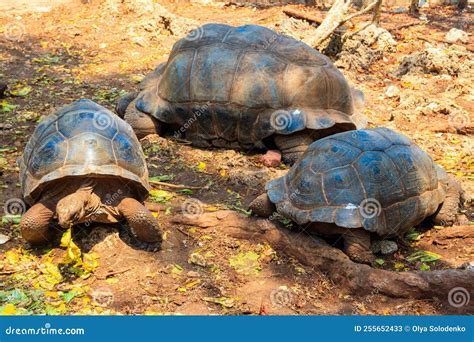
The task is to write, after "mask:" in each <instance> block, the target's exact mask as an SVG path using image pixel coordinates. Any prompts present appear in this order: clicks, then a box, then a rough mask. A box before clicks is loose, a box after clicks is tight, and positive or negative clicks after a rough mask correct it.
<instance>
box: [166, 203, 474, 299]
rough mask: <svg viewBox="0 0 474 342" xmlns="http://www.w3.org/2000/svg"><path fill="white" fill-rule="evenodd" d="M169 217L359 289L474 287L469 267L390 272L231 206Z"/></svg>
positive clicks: (414, 292)
mask: <svg viewBox="0 0 474 342" xmlns="http://www.w3.org/2000/svg"><path fill="white" fill-rule="evenodd" d="M172 222H174V223H177V224H182V225H192V226H198V227H201V228H212V229H216V230H219V231H222V232H223V233H224V234H226V235H228V236H231V237H234V238H237V239H247V240H250V241H258V242H266V243H268V244H270V245H271V246H272V247H273V248H274V249H275V250H277V251H280V252H283V253H285V254H287V255H290V256H293V257H295V258H297V259H298V260H299V261H300V262H301V263H302V264H304V265H307V266H311V267H314V268H317V269H318V270H320V271H322V272H325V273H326V274H327V275H328V277H329V278H330V279H331V280H332V281H333V282H334V283H335V284H337V285H339V286H341V288H344V289H348V290H349V292H352V293H356V294H359V295H363V294H376V293H381V294H384V295H387V296H391V297H399V298H433V297H438V298H440V299H444V300H446V299H447V298H448V293H449V292H450V291H451V290H452V289H453V288H455V287H462V288H465V289H466V290H467V291H469V292H472V291H474V271H473V270H461V269H448V270H440V271H428V272H426V271H417V272H392V271H386V270H381V269H376V268H372V267H370V266H368V265H363V264H357V263H354V262H352V261H351V260H350V259H349V258H348V257H347V256H346V255H345V254H344V253H343V252H342V251H340V250H339V249H337V248H334V247H331V246H330V245H328V244H327V243H326V242H325V241H323V240H322V239H319V238H316V237H313V236H310V235H307V234H306V233H304V232H303V233H301V232H300V233H295V232H291V231H289V230H287V229H285V228H282V227H279V226H278V225H277V224H276V223H274V222H272V221H271V220H268V219H262V218H255V217H246V216H244V215H242V214H239V213H236V212H234V211H228V210H223V211H217V212H210V213H204V214H202V215H199V216H182V215H178V216H175V217H174V218H173V219H172Z"/></svg>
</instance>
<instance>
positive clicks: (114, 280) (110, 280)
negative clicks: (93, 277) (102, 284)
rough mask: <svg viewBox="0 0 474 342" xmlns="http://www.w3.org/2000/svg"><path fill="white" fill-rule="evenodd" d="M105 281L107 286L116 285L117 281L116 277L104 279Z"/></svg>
mask: <svg viewBox="0 0 474 342" xmlns="http://www.w3.org/2000/svg"><path fill="white" fill-rule="evenodd" d="M105 281H106V282H108V283H109V284H117V283H118V281H119V280H118V278H116V277H110V278H107V279H105Z"/></svg>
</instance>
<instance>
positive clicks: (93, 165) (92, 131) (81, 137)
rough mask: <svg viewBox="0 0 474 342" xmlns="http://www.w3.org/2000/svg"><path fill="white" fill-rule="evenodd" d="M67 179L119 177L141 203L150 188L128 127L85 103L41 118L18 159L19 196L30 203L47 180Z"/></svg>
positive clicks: (140, 153)
mask: <svg viewBox="0 0 474 342" xmlns="http://www.w3.org/2000/svg"><path fill="white" fill-rule="evenodd" d="M69 176H78V177H79V176H82V177H84V176H87V177H121V178H123V179H124V180H128V181H129V182H127V186H130V187H132V188H133V189H134V190H136V193H137V194H138V196H139V197H140V199H144V198H145V197H146V196H147V194H148V189H149V184H148V170H147V167H146V163H145V157H144V154H143V151H142V148H141V146H140V143H139V141H138V139H137V138H136V136H135V134H134V132H133V130H132V128H131V127H130V125H129V124H127V123H126V122H125V121H124V120H122V119H120V118H119V117H118V116H117V115H114V114H113V113H112V112H110V111H109V110H107V109H106V108H104V107H102V106H99V105H98V104H96V103H94V102H92V101H90V100H86V99H83V100H78V101H75V102H73V103H72V104H70V105H68V106H65V107H63V108H61V109H60V110H59V111H58V112H56V113H55V114H52V115H49V116H47V117H46V118H45V119H43V120H42V121H41V123H40V124H39V125H38V127H36V129H35V131H34V132H33V135H32V136H31V138H30V140H29V141H28V144H27V145H26V147H25V151H24V152H23V155H22V157H21V160H20V182H21V186H22V189H23V197H24V198H25V200H26V201H27V202H28V203H29V204H30V205H31V204H33V203H34V202H35V201H36V200H37V199H38V198H39V196H40V195H41V192H42V191H43V189H44V188H45V187H46V186H47V184H49V183H50V182H51V181H54V180H58V179H61V178H64V177H69Z"/></svg>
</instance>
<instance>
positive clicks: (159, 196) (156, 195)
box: [150, 189, 174, 203]
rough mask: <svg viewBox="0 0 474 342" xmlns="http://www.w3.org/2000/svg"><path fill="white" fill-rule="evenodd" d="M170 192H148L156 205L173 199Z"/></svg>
mask: <svg viewBox="0 0 474 342" xmlns="http://www.w3.org/2000/svg"><path fill="white" fill-rule="evenodd" d="M173 196H174V195H173V194H172V193H171V192H168V191H165V190H155V189H153V190H150V198H151V199H152V200H153V201H154V202H156V203H166V202H168V201H169V200H170V199H172V198H173Z"/></svg>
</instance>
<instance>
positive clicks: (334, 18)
mask: <svg viewBox="0 0 474 342" xmlns="http://www.w3.org/2000/svg"><path fill="white" fill-rule="evenodd" d="M350 3H351V0H336V2H335V3H334V5H333V6H332V7H331V9H330V10H329V12H328V15H327V16H326V18H325V19H324V21H323V22H322V23H321V25H320V26H319V27H318V29H317V30H316V39H315V41H314V43H313V44H312V45H313V46H314V47H316V48H318V47H319V46H320V45H321V44H322V43H323V42H324V41H326V39H328V38H329V36H330V35H331V34H333V32H334V31H336V30H337V29H338V28H339V27H340V26H341V25H343V24H344V23H346V22H347V21H349V20H351V19H354V18H355V17H358V16H361V15H363V14H365V13H368V12H370V11H371V10H373V9H374V8H375V15H374V18H373V20H372V22H374V21H375V20H378V18H377V15H378V14H377V13H378V12H379V11H380V6H381V4H382V0H376V1H374V2H373V3H371V4H370V5H368V6H367V7H366V8H364V9H362V10H360V11H358V12H355V13H353V14H351V15H349V16H347V17H345V18H344V16H345V14H346V12H347V11H348V10H349V5H350ZM366 27H367V26H366ZM366 27H364V28H363V29H365V28H366ZM363 29H361V30H359V31H357V32H360V31H362V30H363ZM352 35H353V34H352Z"/></svg>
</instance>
